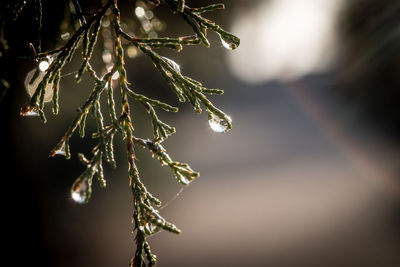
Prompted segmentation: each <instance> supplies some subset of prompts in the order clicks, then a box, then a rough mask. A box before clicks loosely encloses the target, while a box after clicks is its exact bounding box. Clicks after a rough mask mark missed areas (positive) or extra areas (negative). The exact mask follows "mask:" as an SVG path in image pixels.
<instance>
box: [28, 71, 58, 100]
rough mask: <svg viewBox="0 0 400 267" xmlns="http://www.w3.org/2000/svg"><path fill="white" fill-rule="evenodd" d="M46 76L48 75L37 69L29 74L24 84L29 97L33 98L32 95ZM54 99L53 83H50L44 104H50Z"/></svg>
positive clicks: (46, 89) (46, 90)
mask: <svg viewBox="0 0 400 267" xmlns="http://www.w3.org/2000/svg"><path fill="white" fill-rule="evenodd" d="M45 74H46V73H45V72H43V71H40V70H39V69H37V68H35V69H33V70H31V71H30V72H28V74H27V75H26V77H25V82H24V84H25V89H26V92H27V93H28V94H29V96H31V97H32V95H33V94H34V93H35V91H36V88H37V87H38V85H39V83H40V82H41V81H42V79H43V77H44V75H45ZM52 99H53V83H48V84H47V86H46V88H45V94H44V102H49V101H51V100H52Z"/></svg>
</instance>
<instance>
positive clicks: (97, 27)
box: [21, 0, 240, 267]
mask: <svg viewBox="0 0 400 267" xmlns="http://www.w3.org/2000/svg"><path fill="white" fill-rule="evenodd" d="M147 2H151V3H152V4H155V5H159V4H160V3H161V2H160V1H159V0H148V1H147ZM162 2H163V3H165V4H166V5H168V6H169V7H170V8H171V10H172V12H174V13H176V14H178V15H179V16H181V17H182V18H183V19H184V20H185V21H186V22H187V23H188V24H189V25H190V26H191V27H192V29H193V35H189V36H180V37H157V38H149V37H145V38H141V37H138V36H131V35H130V34H128V33H127V32H125V31H124V30H123V29H122V27H121V15H120V9H119V7H118V0H108V1H107V2H106V4H105V5H104V6H103V7H102V8H100V9H99V10H96V11H95V12H83V11H82V10H81V7H80V5H79V2H78V0H72V3H73V5H74V7H75V10H76V11H77V14H78V16H77V17H78V20H79V25H80V27H79V28H78V29H77V30H76V32H75V33H74V34H73V35H72V36H71V38H70V39H69V40H68V42H67V43H66V44H65V45H64V46H62V47H59V48H55V49H53V50H49V51H44V52H42V51H41V50H40V49H39V47H40V46H38V51H37V53H35V56H34V58H35V59H36V60H41V59H43V58H45V57H51V58H52V61H51V64H50V66H49V68H48V69H47V70H46V73H45V74H44V75H43V78H42V80H41V82H40V83H39V85H38V86H37V88H36V90H35V92H34V94H33V95H32V97H31V100H30V101H29V102H28V103H26V104H25V105H24V106H23V107H22V108H21V115H23V116H33V115H37V116H40V118H41V120H42V121H43V122H44V123H45V122H46V117H45V113H44V96H45V91H46V90H47V89H46V88H47V85H48V84H52V85H53V86H52V90H53V97H52V101H53V113H54V114H58V113H59V91H60V90H61V89H62V88H60V80H61V77H62V75H61V74H62V71H63V68H64V66H65V65H66V64H67V63H69V62H70V61H71V60H72V58H73V56H74V54H76V52H77V50H78V48H79V47H81V48H82V50H81V59H82V63H81V65H80V67H79V69H78V70H77V71H76V73H77V75H76V80H77V82H79V81H80V80H81V79H82V78H83V75H84V74H85V73H87V74H88V76H89V77H90V78H91V80H92V81H93V88H92V90H91V92H90V94H89V96H88V98H87V99H86V101H84V102H83V104H82V105H81V107H80V108H78V112H77V115H76V117H75V119H74V120H73V121H72V123H71V125H70V126H69V127H68V128H67V130H66V132H65V134H64V135H63V136H62V137H61V139H60V141H59V142H58V143H57V144H56V145H55V147H54V148H53V149H52V150H51V151H50V156H51V157H53V156H55V155H63V156H65V157H66V158H67V159H69V158H70V157H71V151H70V140H71V138H72V136H73V134H74V133H75V132H76V131H77V130H78V131H79V135H80V136H81V137H82V138H83V137H84V136H85V126H86V121H87V119H90V118H93V119H94V121H95V123H96V126H97V130H96V131H95V132H93V133H91V137H92V138H93V139H95V140H97V141H98V142H97V144H96V145H95V146H94V147H93V149H92V152H91V154H92V157H91V158H90V159H87V158H86V157H85V156H84V155H83V154H81V153H78V158H79V160H80V161H81V162H82V164H83V165H84V166H85V170H84V171H83V172H82V174H81V175H80V176H79V177H78V178H77V179H76V180H75V182H74V183H73V185H72V188H71V196H72V198H73V199H74V200H75V201H76V202H78V203H86V202H87V201H88V200H89V199H90V197H91V194H92V184H93V178H95V177H96V180H97V181H98V182H99V184H100V186H102V187H105V186H106V178H105V176H104V166H103V165H104V163H108V164H109V165H110V166H111V167H112V168H116V166H117V165H116V161H115V157H114V145H113V143H114V138H115V136H118V135H119V134H120V136H121V137H122V139H123V140H124V141H125V144H126V158H127V162H128V177H129V186H130V188H131V191H132V196H133V210H134V211H133V216H132V222H133V224H134V229H135V234H136V236H135V241H136V245H137V246H136V252H135V254H134V257H133V258H132V260H131V266H132V267H136V266H140V267H141V266H146V265H147V266H154V265H155V264H156V256H155V255H154V254H153V253H152V251H151V249H150V245H149V243H148V241H147V237H149V236H151V235H153V234H154V233H156V232H159V231H161V230H164V231H168V232H171V233H175V234H179V233H180V232H181V230H179V229H178V228H177V227H176V226H175V225H174V224H172V223H171V222H169V221H168V220H167V219H165V218H164V217H163V216H162V215H161V214H160V212H159V210H158V207H160V206H161V201H160V200H159V199H158V198H157V197H156V196H154V195H153V194H151V193H150V192H149V191H148V189H147V188H146V186H145V185H144V184H143V182H142V181H141V177H140V173H139V170H138V168H137V166H136V163H137V159H136V154H135V147H141V148H143V149H146V150H148V151H149V152H151V154H152V156H153V157H154V156H155V157H156V158H157V159H158V161H159V162H160V164H161V165H162V166H168V167H169V168H170V169H171V172H172V173H173V175H174V177H175V179H176V180H177V182H179V183H180V184H183V185H185V186H186V185H189V184H190V183H191V182H192V181H193V180H195V179H196V178H197V177H199V173H198V172H196V171H194V170H193V169H192V168H191V167H190V166H189V165H188V164H187V163H181V162H178V161H174V160H172V158H171V157H170V155H169V154H168V153H167V150H166V149H165V148H164V147H163V145H162V143H163V142H164V141H165V140H166V139H167V138H168V137H169V136H170V135H172V134H173V133H175V128H174V127H173V126H170V125H168V124H167V123H165V122H163V121H161V120H160V115H159V114H157V111H158V110H163V111H166V112H173V113H175V112H178V108H176V107H174V106H172V105H170V104H168V103H165V102H162V101H160V100H157V99H152V98H150V97H147V96H145V95H143V94H139V93H137V92H136V91H135V89H134V88H133V86H132V85H131V83H130V82H129V81H128V76H127V72H126V69H125V64H126V63H125V58H124V47H123V41H125V42H129V43H131V44H133V45H134V46H135V47H136V48H137V49H138V50H140V51H141V52H143V54H144V55H146V56H147V57H148V58H149V59H150V60H151V61H152V63H153V64H154V66H155V68H156V69H157V70H158V71H159V72H160V74H161V76H162V77H163V79H164V80H165V81H166V83H167V84H168V85H169V86H170V88H171V89H172V91H173V92H174V93H175V94H176V95H177V97H178V100H179V101H181V102H185V101H188V102H190V103H191V105H192V106H193V108H194V110H195V111H196V112H197V113H201V112H202V110H203V109H205V110H206V112H207V114H208V119H209V121H210V125H211V127H212V128H213V129H214V128H215V129H216V131H228V130H229V129H231V127H232V124H231V119H230V117H229V116H227V115H226V114H225V113H224V112H223V111H221V110H220V109H218V108H217V107H215V106H214V105H213V104H212V102H211V101H210V100H209V99H208V97H207V95H220V94H223V91H222V90H220V89H209V88H206V87H204V86H203V85H202V83H200V82H199V81H196V80H194V79H192V78H190V77H188V76H185V75H184V74H183V73H182V71H181V69H180V67H179V65H178V64H177V63H175V62H174V61H173V60H172V59H170V58H167V57H164V56H162V55H160V54H159V53H157V52H156V49H158V48H170V49H173V50H176V51H177V52H179V51H181V50H182V49H183V48H184V47H185V46H189V45H198V44H201V43H203V44H204V45H206V46H207V47H208V46H210V42H209V41H208V39H207V31H208V30H211V31H214V32H215V33H217V34H218V35H219V36H220V38H221V42H222V44H223V46H224V47H225V48H228V49H235V48H236V47H237V46H238V45H239V43H240V40H239V39H238V38H237V37H236V36H234V35H232V34H230V33H228V32H227V31H225V30H223V29H222V28H221V27H220V26H219V25H217V24H216V23H215V22H213V21H211V20H209V19H207V18H205V17H203V14H204V13H206V12H210V11H214V10H218V9H223V8H224V5H223V4H214V5H209V6H205V7H196V8H192V7H189V6H187V5H186V1H184V0H164V1H162ZM37 3H40V4H41V1H38V2H37ZM40 9H41V7H40ZM108 10H110V11H111V12H107V11H108ZM38 14H39V13H38ZM39 15H40V16H42V13H40V14H39ZM106 16H107V18H106V19H107V20H109V19H111V22H112V26H113V27H112V28H113V30H114V33H113V34H112V36H113V37H111V38H113V43H114V55H113V58H114V62H113V65H111V67H110V68H109V67H108V68H107V69H108V71H107V72H106V73H105V74H104V75H99V74H98V73H97V71H96V70H95V69H94V68H93V67H92V66H91V63H90V61H91V59H92V56H93V52H94V50H95V47H96V44H97V42H98V41H99V32H100V31H101V29H102V27H103V26H102V21H103V20H104V19H105V17H106ZM41 19H42V18H41V17H40V21H41ZM108 41H109V40H108ZM39 44H40V42H39ZM117 74H118V75H119V76H118V85H117V86H118V87H119V90H115V91H114V87H116V85H115V84H116V82H115V79H116V78H115V77H116V75H117ZM114 76H115V77H114ZM104 92H106V99H107V102H106V104H105V105H103V104H102V103H101V95H102V94H103V93H104ZM116 92H120V93H119V94H120V95H119V96H120V99H121V109H120V111H118V110H117V105H116V102H115V94H116ZM132 101H134V102H135V103H139V104H140V105H142V106H143V108H144V109H145V110H146V111H147V113H148V114H149V116H150V120H151V124H152V128H153V137H152V138H139V137H137V136H135V135H134V128H133V124H134V123H133V121H134V118H133V117H132V114H131V111H130V110H131V104H132ZM103 114H104V115H103ZM105 117H108V118H109V122H110V123H109V124H108V125H107V122H106V120H105ZM215 129H214V130H215Z"/></svg>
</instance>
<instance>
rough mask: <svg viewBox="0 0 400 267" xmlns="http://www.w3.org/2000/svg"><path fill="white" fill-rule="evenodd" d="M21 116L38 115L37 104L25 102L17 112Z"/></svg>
mask: <svg viewBox="0 0 400 267" xmlns="http://www.w3.org/2000/svg"><path fill="white" fill-rule="evenodd" d="M19 114H20V115H22V116H24V117H25V116H40V114H39V109H38V108H37V106H33V105H31V103H26V104H25V105H24V106H23V107H22V108H21V111H20V113H19Z"/></svg>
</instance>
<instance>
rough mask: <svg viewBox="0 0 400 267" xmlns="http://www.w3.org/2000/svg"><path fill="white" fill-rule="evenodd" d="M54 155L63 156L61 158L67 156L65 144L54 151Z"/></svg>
mask: <svg viewBox="0 0 400 267" xmlns="http://www.w3.org/2000/svg"><path fill="white" fill-rule="evenodd" d="M54 155H61V156H66V155H67V153H66V152H65V143H63V144H62V145H61V147H60V148H59V149H57V150H56V151H54Z"/></svg>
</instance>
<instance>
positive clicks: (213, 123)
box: [208, 114, 231, 133]
mask: <svg viewBox="0 0 400 267" xmlns="http://www.w3.org/2000/svg"><path fill="white" fill-rule="evenodd" d="M227 118H228V120H229V121H227V120H225V119H223V118H222V119H221V118H220V117H217V116H215V115H214V114H211V115H210V116H209V119H208V123H209V124H210V127H211V129H212V130H213V131H214V132H216V133H222V132H226V131H228V128H229V124H230V122H231V118H229V117H228V116H227Z"/></svg>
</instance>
